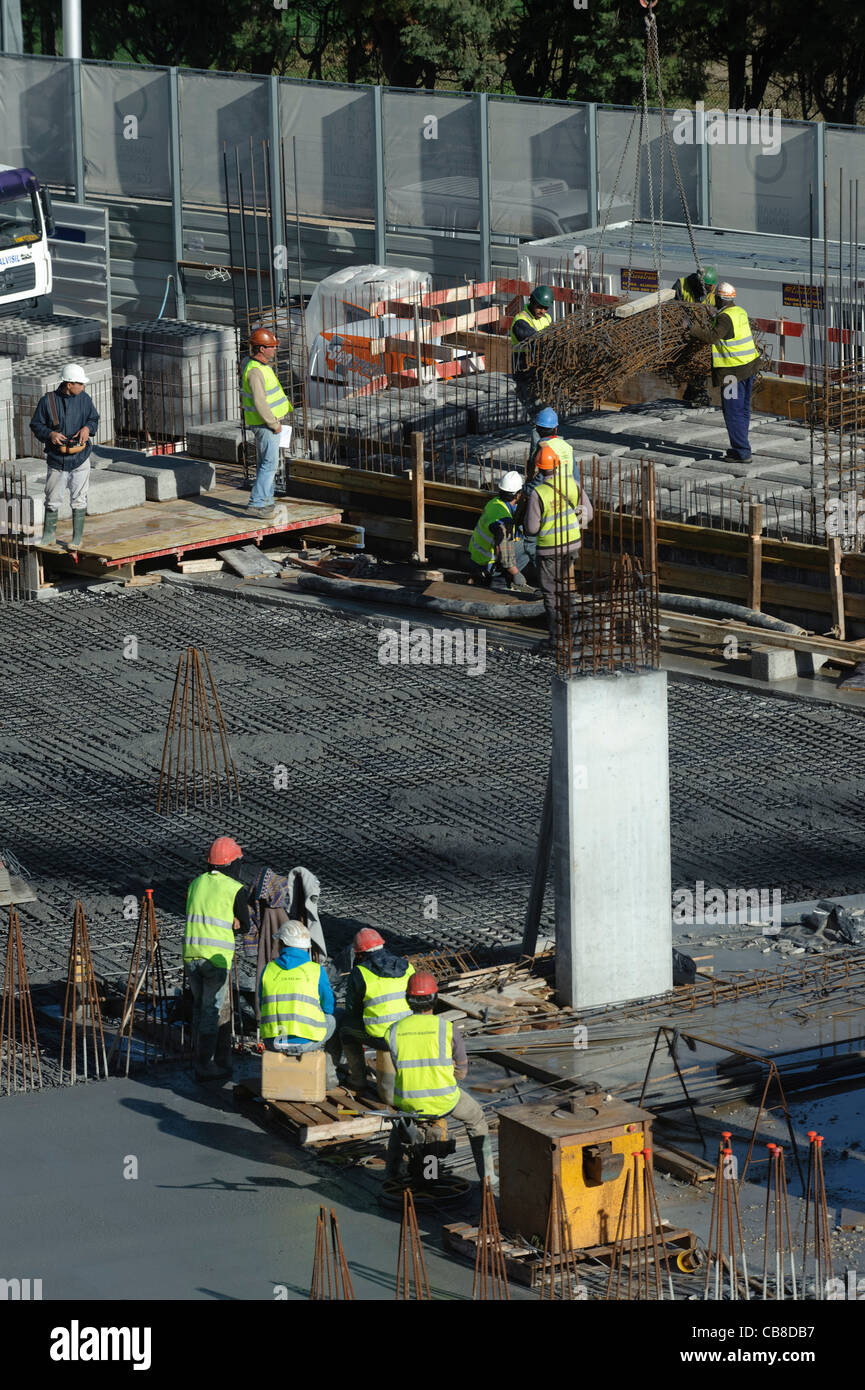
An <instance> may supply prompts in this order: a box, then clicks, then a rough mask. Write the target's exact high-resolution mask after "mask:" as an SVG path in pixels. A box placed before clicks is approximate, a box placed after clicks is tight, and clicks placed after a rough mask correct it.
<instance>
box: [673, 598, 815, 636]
mask: <svg viewBox="0 0 865 1390" xmlns="http://www.w3.org/2000/svg"><path fill="white" fill-rule="evenodd" d="M659 603H660V606H661V608H662V609H663V608H672V609H673V610H674V611H675V612H678V613H694V614H697V613H704V614H705V615H706V617H707V618H735V619H736V620H737V621H738V622H740V623H748V624H749V625H750V626H751V627H764V628H767V629H768V630H769V631H771V632H789V633H790V635H791V636H792V637H807V636H808V634H807V632H806V630H805V628H803V627H796V626H795V624H793V623H784V622H782V621H781V619H780V618H773V617H771V616H770V614H768V613H758V612H757V611H756V610H755V609H753V608H742V607H741V606H740V605H739V604H738V603H724V601H723V600H722V599H715V598H694V597H692V595H691V594H661V595H660V597H659ZM662 621H663V618H662Z"/></svg>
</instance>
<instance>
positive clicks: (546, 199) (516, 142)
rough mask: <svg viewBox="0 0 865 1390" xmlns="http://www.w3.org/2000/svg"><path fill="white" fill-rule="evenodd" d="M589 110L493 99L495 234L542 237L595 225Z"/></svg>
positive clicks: (493, 202) (492, 163)
mask: <svg viewBox="0 0 865 1390" xmlns="http://www.w3.org/2000/svg"><path fill="white" fill-rule="evenodd" d="M587 125H588V122H587V112H586V107H585V106H558V105H556V104H554V103H552V102H550V103H543V104H541V103H540V102H529V101H501V100H498V99H496V100H491V101H490V104H489V127H490V168H491V201H492V219H491V222H492V232H493V235H494V236H495V235H499V236H519V237H522V238H523V239H526V238H539V237H547V236H558V235H559V234H560V233H562V232H574V231H578V230H580V229H581V228H582V227H588V226H590V225H591V223H592V220H593V219H592V217H591V215H590V213H589V194H588V187H589V176H588V164H589V161H588V130H587Z"/></svg>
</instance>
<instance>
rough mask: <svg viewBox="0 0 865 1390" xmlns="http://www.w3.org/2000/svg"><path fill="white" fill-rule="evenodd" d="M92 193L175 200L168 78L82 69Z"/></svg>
mask: <svg viewBox="0 0 865 1390" xmlns="http://www.w3.org/2000/svg"><path fill="white" fill-rule="evenodd" d="M81 101H82V106H83V109H84V149H85V152H86V155H87V159H86V165H85V168H86V180H87V193H88V195H90V194H93V195H95V196H97V197H98V196H99V195H100V194H111V195H115V194H118V193H120V194H122V195H124V196H127V197H139V198H160V199H163V198H170V197H171V175H170V168H169V133H168V120H169V115H168V111H169V100H168V73H167V72H164V71H162V70H160V69H158V68H130V67H107V66H105V65H103V64H99V65H98V66H96V65H88V64H86V63H83V64H82V66H81Z"/></svg>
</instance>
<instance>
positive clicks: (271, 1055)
mask: <svg viewBox="0 0 865 1390" xmlns="http://www.w3.org/2000/svg"><path fill="white" fill-rule="evenodd" d="M325 1061H326V1059H325V1055H324V1052H323V1051H320V1050H319V1051H318V1052H304V1053H302V1054H301V1055H300V1056H299V1057H290V1056H286V1054H285V1053H284V1052H265V1053H263V1054H262V1058H261V1094H262V1097H263V1099H264V1100H300V1101H303V1100H306V1101H312V1102H318V1101H322V1100H324V1098H325V1096H326V1094H327V1081H326V1071H325Z"/></svg>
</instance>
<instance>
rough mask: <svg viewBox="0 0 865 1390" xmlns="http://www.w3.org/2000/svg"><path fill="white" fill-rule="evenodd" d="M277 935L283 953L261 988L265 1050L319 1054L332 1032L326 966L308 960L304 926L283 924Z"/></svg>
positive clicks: (270, 966) (268, 970)
mask: <svg viewBox="0 0 865 1390" xmlns="http://www.w3.org/2000/svg"><path fill="white" fill-rule="evenodd" d="M276 935H277V940H278V941H279V943H280V946H281V948H282V949H281V950H280V953H279V955H278V956H277V957H276V959H275V960H272V961H271V962H270V963H269V964H268V965H266V966H265V968H264V973H263V974H262V977H261V984H260V985H259V1001H260V1004H261V1036H262V1039H263V1040H264V1046H265V1048H266V1049H267V1050H268V1051H269V1052H287V1053H289V1054H291V1055H299V1054H300V1053H303V1052H316V1051H320V1050H321V1049H322V1048H323V1047H324V1046H325V1044H326V1043H327V1042H329V1040H330V1039H331V1038H332V1037H333V1035H334V1029H335V1027H336V1021H335V1019H334V1004H333V990H332V989H331V985H330V980H329V979H328V978H327V973H326V972H325V969H324V966H323V965H318V964H316V963H315V962H314V961H313V960H312V959H311V958H310V954H309V948H310V945H311V940H310V935H309V929H308V928H307V927H306V926H305V925H304V923H303V922H299V921H297V920H296V919H294V920H291V921H288V922H285V923H283V925H282V926H281V927H280V928H279V931H278V932H277V934H276ZM332 1080H333V1081H335V1080H336V1072H335V1070H333V1072H332Z"/></svg>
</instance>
